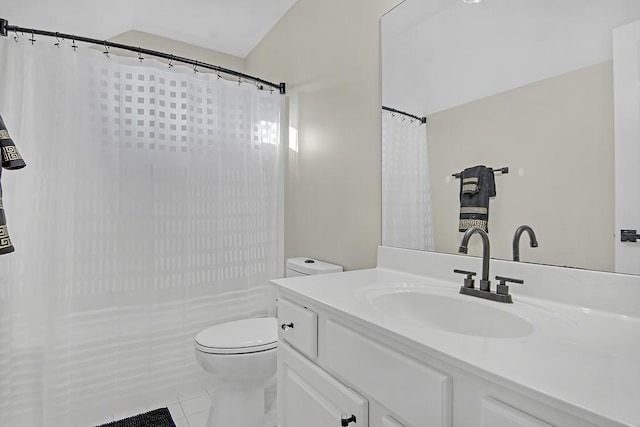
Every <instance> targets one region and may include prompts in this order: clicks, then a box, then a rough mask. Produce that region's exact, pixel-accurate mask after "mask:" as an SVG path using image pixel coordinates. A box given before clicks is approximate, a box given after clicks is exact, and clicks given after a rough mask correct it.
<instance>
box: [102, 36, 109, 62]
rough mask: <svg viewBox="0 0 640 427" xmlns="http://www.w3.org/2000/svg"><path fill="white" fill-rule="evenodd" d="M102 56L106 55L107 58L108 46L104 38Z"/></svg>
mask: <svg viewBox="0 0 640 427" xmlns="http://www.w3.org/2000/svg"><path fill="white" fill-rule="evenodd" d="M103 43H104V52H102V53H104V56H106V57H107V58H109V46H107V41H106V40H105V41H104V42H103Z"/></svg>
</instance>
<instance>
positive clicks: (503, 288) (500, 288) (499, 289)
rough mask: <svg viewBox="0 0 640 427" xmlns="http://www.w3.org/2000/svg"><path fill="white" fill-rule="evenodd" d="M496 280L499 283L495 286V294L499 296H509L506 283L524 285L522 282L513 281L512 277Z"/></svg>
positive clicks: (501, 277)
mask: <svg viewBox="0 0 640 427" xmlns="http://www.w3.org/2000/svg"><path fill="white" fill-rule="evenodd" d="M496 280H499V281H500V283H499V284H498V285H496V293H497V294H499V295H509V286H507V282H511V283H517V284H519V285H522V284H524V280H522V279H514V278H512V277H504V276H496Z"/></svg>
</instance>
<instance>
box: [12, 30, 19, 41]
mask: <svg viewBox="0 0 640 427" xmlns="http://www.w3.org/2000/svg"><path fill="white" fill-rule="evenodd" d="M13 32H14V33H16V35H15V36H13V40H14V41H15V42H16V43H18V40H20V36H19V35H18V30H13Z"/></svg>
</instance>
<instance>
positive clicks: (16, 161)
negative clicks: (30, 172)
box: [0, 116, 26, 255]
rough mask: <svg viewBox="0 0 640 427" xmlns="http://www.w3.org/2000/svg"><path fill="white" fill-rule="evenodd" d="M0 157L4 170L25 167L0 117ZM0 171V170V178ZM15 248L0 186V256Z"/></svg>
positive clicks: (0, 174) (0, 172) (0, 170)
mask: <svg viewBox="0 0 640 427" xmlns="http://www.w3.org/2000/svg"><path fill="white" fill-rule="evenodd" d="M0 156H2V168H4V169H9V170H12V169H22V168H23V167H25V166H26V163H25V162H24V159H23V158H22V156H21V155H20V153H19V152H18V149H17V148H16V145H15V143H14V142H13V140H12V139H11V136H9V131H8V130H7V127H6V126H5V124H4V120H3V119H2V116H0ZM1 176H2V169H0V177H1ZM14 250H15V248H14V247H13V244H12V243H11V238H10V237H9V232H8V231H7V218H6V216H5V213H4V205H3V203H2V186H1V185H0V255H3V254H8V253H10V252H13V251H14Z"/></svg>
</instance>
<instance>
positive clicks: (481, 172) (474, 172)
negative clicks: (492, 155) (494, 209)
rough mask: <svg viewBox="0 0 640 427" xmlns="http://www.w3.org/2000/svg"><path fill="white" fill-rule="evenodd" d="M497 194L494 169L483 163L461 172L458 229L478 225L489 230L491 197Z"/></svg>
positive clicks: (464, 229) (465, 229) (463, 229)
mask: <svg viewBox="0 0 640 427" xmlns="http://www.w3.org/2000/svg"><path fill="white" fill-rule="evenodd" d="M495 195H496V184H495V181H494V177H493V169H491V168H488V167H486V166H483V165H478V166H474V167H471V168H467V169H465V170H464V171H462V172H461V174H460V221H459V225H458V231H463V232H464V231H467V230H468V229H469V228H471V227H473V226H478V227H480V228H482V229H483V230H484V231H486V232H489V227H488V224H487V223H488V221H489V198H490V197H494V196H495Z"/></svg>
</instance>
